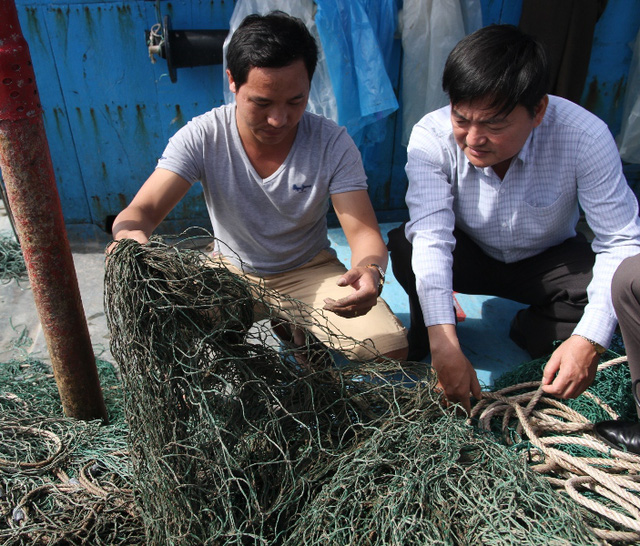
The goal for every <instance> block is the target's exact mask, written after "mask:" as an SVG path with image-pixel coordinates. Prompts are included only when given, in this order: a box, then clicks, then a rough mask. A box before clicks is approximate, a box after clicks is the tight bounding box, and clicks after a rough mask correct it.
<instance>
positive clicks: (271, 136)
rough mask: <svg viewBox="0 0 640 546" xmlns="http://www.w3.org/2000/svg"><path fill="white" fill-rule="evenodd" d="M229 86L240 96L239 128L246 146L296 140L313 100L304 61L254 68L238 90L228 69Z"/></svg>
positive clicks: (279, 143) (287, 142) (285, 143)
mask: <svg viewBox="0 0 640 546" xmlns="http://www.w3.org/2000/svg"><path fill="white" fill-rule="evenodd" d="M227 77H228V78H229V89H230V90H231V91H232V92H233V93H235V95H236V120H237V123H238V131H239V132H240V136H241V137H242V140H243V143H244V144H245V146H246V145H256V146H277V145H287V144H289V145H290V144H291V143H293V140H294V138H295V135H296V129H297V127H298V122H299V121H300V118H301V117H302V114H303V113H304V110H305V108H306V107H307V101H308V99H309V89H310V84H309V75H308V73H307V69H306V67H305V65H304V62H303V61H302V60H298V61H295V62H294V63H293V64H290V65H288V66H284V67H282V68H252V69H251V70H249V75H248V77H247V81H246V83H244V84H243V85H241V86H240V88H239V89H238V88H237V87H236V83H235V82H234V81H233V77H232V76H231V74H230V72H229V71H228V70H227Z"/></svg>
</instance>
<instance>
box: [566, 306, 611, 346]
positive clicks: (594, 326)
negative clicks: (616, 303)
mask: <svg viewBox="0 0 640 546" xmlns="http://www.w3.org/2000/svg"><path fill="white" fill-rule="evenodd" d="M617 324H618V321H617V319H616V317H615V316H613V315H610V314H609V313H605V312H603V311H598V310H593V311H592V310H590V309H588V308H587V309H585V313H584V315H583V316H582V318H581V319H580V322H578V325H577V326H576V328H575V330H574V331H573V334H574V335H577V336H583V337H586V338H587V339H590V340H592V341H595V342H596V343H598V344H600V345H602V346H603V347H605V348H607V347H609V345H610V344H611V338H612V337H613V332H614V331H615V329H616V325H617Z"/></svg>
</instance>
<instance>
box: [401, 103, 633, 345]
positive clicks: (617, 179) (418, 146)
mask: <svg viewBox="0 0 640 546" xmlns="http://www.w3.org/2000/svg"><path fill="white" fill-rule="evenodd" d="M450 111H451V109H450V107H449V106H446V107H444V108H441V109H440V110H436V111H435V112H432V113H430V114H428V115H426V116H425V117H423V118H422V119H421V120H420V121H419V122H418V123H417V124H416V125H415V127H414V128H413V131H412V133H411V138H410V140H409V146H408V161H407V166H406V172H407V176H408V178H409V188H408V191H407V196H406V201H407V205H408V207H409V216H410V221H409V222H408V223H407V227H406V235H407V238H408V239H409V241H411V242H412V244H413V269H414V271H415V274H416V279H417V289H418V295H419V297H420V303H421V307H422V311H423V314H424V317H425V324H426V325H427V326H431V325H434V324H454V323H455V319H454V312H453V301H452V271H451V267H452V256H451V252H452V250H453V248H454V246H455V240H454V237H453V229H454V225H455V226H457V227H458V228H459V229H462V230H463V231H464V232H465V233H467V234H468V235H469V236H470V237H471V238H472V239H473V240H474V241H475V242H476V243H477V244H478V245H479V246H480V247H481V248H482V249H483V250H484V252H485V253H486V254H488V255H489V256H491V257H493V258H495V259H496V260H500V261H502V262H506V263H510V262H515V261H519V260H523V259H525V258H528V257H531V256H535V255H536V254H539V253H540V252H542V251H544V250H546V249H548V248H550V247H552V246H554V245H557V244H559V243H561V242H563V241H564V240H566V239H568V238H569V237H573V236H574V235H575V234H576V229H575V228H576V225H577V222H578V219H579V216H580V209H579V207H582V210H583V211H584V213H585V217H586V220H587V223H588V225H589V227H590V228H591V230H592V231H593V233H594V236H595V237H594V240H593V242H592V248H593V250H594V252H596V263H595V266H594V269H593V280H592V281H591V283H590V285H589V287H588V296H589V304H588V305H587V307H586V309H585V312H584V315H583V317H582V319H581V321H580V323H579V324H578V325H577V327H576V329H575V330H574V333H575V334H579V335H583V336H585V337H587V338H589V339H592V340H594V341H596V342H598V343H600V344H601V345H603V346H605V347H607V346H608V345H609V343H610V341H611V336H612V335H613V331H614V330H615V326H616V317H615V313H614V310H613V306H612V303H611V277H612V276H613V273H614V272H615V270H616V268H617V266H618V264H619V263H620V262H621V261H622V260H623V259H624V258H626V257H627V256H632V255H635V254H638V253H640V220H639V218H638V202H637V199H636V197H635V196H634V194H633V192H632V191H631V189H630V188H629V185H628V183H627V181H626V179H625V177H624V175H623V173H622V164H621V161H620V156H619V154H618V150H617V148H616V145H615V142H614V140H613V137H612V136H611V133H610V132H609V129H608V127H607V125H606V124H605V123H604V122H603V121H602V120H600V119H599V118H598V117H596V116H594V115H593V114H591V113H590V112H588V111H587V110H585V109H584V108H581V107H580V106H577V105H576V104H574V103H572V102H570V101H568V100H565V99H562V98H560V97H554V96H550V97H549V105H548V107H547V110H546V113H545V116H544V119H543V120H542V123H541V124H540V125H539V126H538V127H536V128H535V129H534V130H533V132H532V133H531V135H530V136H529V138H528V139H527V141H526V143H525V145H524V146H523V147H522V150H521V151H520V152H519V153H518V155H517V156H516V157H515V158H514V159H513V160H512V162H511V165H510V167H509V170H508V171H507V173H506V175H505V177H504V180H501V179H500V178H499V177H498V176H497V175H496V174H495V172H494V171H493V169H492V168H491V167H487V168H477V167H475V166H473V165H472V164H471V163H470V162H469V161H468V160H467V158H466V156H465V155H464V152H463V151H462V150H461V149H460V147H459V146H458V145H457V144H456V142H455V140H454V136H453V130H452V125H451V119H450Z"/></svg>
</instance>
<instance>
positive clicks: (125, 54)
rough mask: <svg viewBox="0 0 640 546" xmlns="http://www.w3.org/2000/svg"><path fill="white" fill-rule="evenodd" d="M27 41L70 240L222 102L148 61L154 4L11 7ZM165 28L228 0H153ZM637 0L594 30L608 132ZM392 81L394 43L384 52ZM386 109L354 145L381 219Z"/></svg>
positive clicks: (182, 216) (204, 76)
mask: <svg viewBox="0 0 640 546" xmlns="http://www.w3.org/2000/svg"><path fill="white" fill-rule="evenodd" d="M16 5H17V7H18V13H19V16H20V22H21V25H22V30H23V33H24V35H25V38H26V40H27V42H28V44H29V47H30V51H31V56H32V59H33V64H34V67H35V71H36V79H37V84H38V88H39V90H40V95H41V99H42V104H43V107H44V121H45V127H46V131H47V136H48V140H49V147H50V150H51V156H52V160H53V164H54V169H55V174H56V180H57V184H58V188H59V192H60V196H61V201H62V208H63V212H64V215H65V219H66V222H67V226H68V228H69V231H70V236H72V237H74V238H75V237H84V236H87V235H91V233H92V232H95V230H99V229H104V227H105V222H106V220H107V218H108V217H109V216H113V215H115V214H117V213H118V212H119V211H120V210H121V209H122V208H123V207H124V206H125V205H126V204H127V203H128V202H129V201H130V200H131V198H132V197H133V195H134V194H135V193H136V191H137V189H138V188H139V187H140V185H141V184H142V182H144V180H145V179H146V177H147V176H148V175H149V173H150V172H151V171H152V170H153V168H154V166H155V163H156V158H157V157H158V155H159V154H160V153H161V152H162V150H163V149H164V146H165V144H166V142H167V140H168V138H169V137H170V136H171V135H172V134H173V133H174V132H175V131H176V130H177V129H179V128H180V127H181V126H182V125H183V124H184V123H185V122H186V121H188V120H189V119H190V118H191V117H193V116H195V115H198V114H200V113H202V112H204V111H206V110H208V109H210V108H212V107H214V106H218V105H220V104H222V103H223V87H222V86H223V78H222V69H221V66H220V65H218V66H209V67H199V68H191V69H188V68H185V69H179V70H178V81H177V83H171V82H170V80H169V77H168V75H167V70H166V62H165V61H164V60H163V59H158V61H157V62H156V63H155V64H152V63H151V62H150V60H149V56H148V52H147V46H146V42H145V31H146V30H149V29H150V28H151V27H152V25H154V24H155V23H156V22H157V21H158V14H157V13H156V2H155V1H153V0H151V1H150V0H133V1H127V2H122V1H91V0H82V1H79V0H78V1H73V0H67V1H65V2H59V1H52V0H48V1H45V0H16ZM159 6H160V12H161V14H162V15H165V14H168V15H170V17H171V21H172V26H173V28H174V29H227V28H228V24H229V23H228V22H229V19H230V17H231V14H232V12H233V8H234V2H233V1H232V0H207V1H204V0H172V1H170V2H169V1H166V0H162V1H160V2H159ZM482 11H483V21H484V24H490V23H494V22H496V23H513V24H517V22H518V20H519V17H520V11H521V1H520V0H482ZM639 26H640V2H638V1H636V0H609V2H608V5H607V9H606V11H605V13H604V15H603V16H602V18H601V19H600V21H599V22H598V25H597V27H596V32H595V37H594V46H593V51H592V58H591V65H590V70H589V75H588V78H587V84H586V85H585V91H584V95H583V99H582V104H583V106H585V107H587V108H588V109H590V110H591V111H593V112H594V113H596V114H597V115H598V116H600V117H601V118H602V119H603V120H605V121H606V122H607V123H608V124H609V126H610V128H611V130H612V132H613V133H614V134H617V132H618V131H619V128H620V124H621V113H622V99H623V97H624V90H625V84H626V78H627V73H628V68H629V62H630V59H631V53H632V46H633V41H634V40H635V36H636V33H637V32H638V28H639ZM394 56H395V57H394V58H395V66H397V72H396V74H395V75H394V78H393V83H394V85H395V86H396V89H397V86H398V84H399V81H400V66H401V51H400V46H399V40H398V41H397V44H396V48H395V51H394ZM400 119H401V116H400V115H399V113H396V114H394V115H392V116H390V117H389V118H387V123H388V130H387V137H386V140H385V141H384V142H383V143H380V144H378V145H376V146H373V147H370V148H367V149H363V150H362V152H363V157H364V161H365V168H366V170H367V174H368V176H369V182H370V193H371V197H372V200H373V203H374V207H375V209H376V211H377V213H378V216H379V218H380V220H381V221H389V220H397V219H401V218H402V217H403V216H404V215H405V214H406V212H405V206H404V192H405V189H406V177H405V174H404V163H405V161H406V150H405V148H404V147H403V146H402V145H401V144H400V138H399V135H400V127H399V125H400V124H399V120H400ZM170 220H171V222H169V223H168V224H167V229H168V230H169V231H175V230H178V229H181V228H182V227H186V226H187V225H191V224H194V223H198V224H203V223H204V225H206V223H207V220H206V210H205V207H204V203H203V200H202V198H201V188H200V186H199V185H196V186H195V187H194V188H193V190H191V192H190V193H189V194H188V196H187V198H185V199H184V200H183V201H182V202H181V203H180V205H179V206H178V207H177V208H176V209H175V210H174V211H173V212H172V214H171V216H170Z"/></svg>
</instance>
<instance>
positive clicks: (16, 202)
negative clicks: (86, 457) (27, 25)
mask: <svg viewBox="0 0 640 546" xmlns="http://www.w3.org/2000/svg"><path fill="white" fill-rule="evenodd" d="M0 168H1V169H2V177H3V180H4V184H5V188H6V193H7V197H8V200H9V203H8V205H9V207H10V209H11V211H12V214H13V218H14V222H15V227H16V231H17V234H18V239H19V242H20V246H21V247H22V252H23V254H24V259H25V263H26V266H27V272H28V274H29V280H30V284H31V288H32V290H33V295H34V299H35V304H36V308H37V310H38V316H39V318H40V322H41V325H42V329H43V333H44V337H45V340H46V342H47V347H48V349H49V354H50V356H51V363H52V366H53V374H54V377H55V380H56V383H57V386H58V392H59V393H60V399H61V401H62V407H63V409H64V412H65V415H67V416H68V417H75V418H77V419H83V420H90V419H102V420H103V421H104V422H105V423H106V422H107V412H106V408H105V405H104V399H103V396H102V391H101V389H100V382H99V380H98V371H97V368H96V362H95V356H94V353H93V348H92V346H91V339H90V337H89V330H88V327H87V322H86V318H85V314H84V309H83V307H82V301H81V298H80V290H79V288H78V280H77V277H76V272H75V268H74V265H73V257H72V254H71V249H70V246H69V241H68V238H67V232H66V228H65V225H64V219H63V216H62V207H61V204H60V196H59V195H58V190H57V187H56V182H55V176H54V171H53V165H52V163H51V156H50V153H49V144H48V142H47V137H46V134H45V130H44V124H43V121H42V107H41V105H40V102H39V96H38V91H37V88H36V81H35V73H34V71H33V66H32V64H31V56H30V53H29V47H28V45H27V42H26V41H25V39H24V36H23V34H22V30H21V28H20V22H19V20H18V13H17V10H16V6H15V2H14V0H0Z"/></svg>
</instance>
